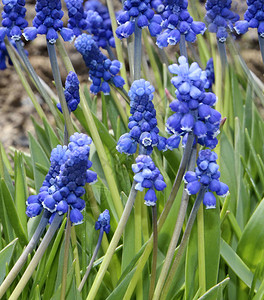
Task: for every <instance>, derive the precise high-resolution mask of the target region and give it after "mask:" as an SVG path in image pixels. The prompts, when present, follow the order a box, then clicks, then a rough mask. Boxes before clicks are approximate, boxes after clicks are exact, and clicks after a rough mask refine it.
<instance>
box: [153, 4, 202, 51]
mask: <svg viewBox="0 0 264 300" xmlns="http://www.w3.org/2000/svg"><path fill="white" fill-rule="evenodd" d="M163 3H164V5H165V10H164V11H163V12H162V14H161V17H162V23H161V24H160V25H161V26H162V33H160V34H159V35H158V36H157V42H156V44H157V45H158V47H159V48H163V47H167V46H168V45H176V44H177V43H178V42H179V41H180V39H181V35H184V37H185V40H186V41H188V42H192V43H193V42H195V41H196V35H197V34H203V33H204V32H205V30H206V27H205V24H204V23H203V22H196V21H193V18H192V17H191V16H190V14H189V12H188V10H187V7H188V1H187V0H166V1H163Z"/></svg>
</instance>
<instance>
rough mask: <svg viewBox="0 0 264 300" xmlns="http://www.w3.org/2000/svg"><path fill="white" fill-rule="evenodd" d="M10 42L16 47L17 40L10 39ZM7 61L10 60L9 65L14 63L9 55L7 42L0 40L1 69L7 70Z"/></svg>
mask: <svg viewBox="0 0 264 300" xmlns="http://www.w3.org/2000/svg"><path fill="white" fill-rule="evenodd" d="M9 42H10V43H11V44H12V45H13V47H15V48H16V43H15V41H13V40H9ZM6 61H8V63H9V65H11V66H12V65H13V63H12V61H11V59H10V57H9V55H8V52H7V49H6V45H5V42H0V70H5V69H6V68H7V67H6Z"/></svg>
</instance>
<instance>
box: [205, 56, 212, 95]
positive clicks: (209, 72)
mask: <svg viewBox="0 0 264 300" xmlns="http://www.w3.org/2000/svg"><path fill="white" fill-rule="evenodd" d="M205 72H206V77H207V82H206V84H205V86H204V87H205V88H206V89H209V90H211V89H212V86H213V84H214V83H215V73H214V61H213V59H212V58H210V59H209V60H208V62H207V64H206V67H205Z"/></svg>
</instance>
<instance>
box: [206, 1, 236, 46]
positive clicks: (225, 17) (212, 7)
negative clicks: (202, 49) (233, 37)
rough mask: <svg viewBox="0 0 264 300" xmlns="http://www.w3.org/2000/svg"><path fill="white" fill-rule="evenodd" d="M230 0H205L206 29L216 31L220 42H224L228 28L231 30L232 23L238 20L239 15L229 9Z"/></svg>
mask: <svg viewBox="0 0 264 300" xmlns="http://www.w3.org/2000/svg"><path fill="white" fill-rule="evenodd" d="M231 3H232V1H231V0H207V1H206V4H205V8H206V10H207V13H206V15H205V21H206V22H207V23H208V30H209V31H210V32H214V33H216V37H217V39H218V40H219V41H220V42H222V43H223V42H225V41H226V38H227V36H228V29H229V30H230V31H233V24H234V23H235V22H236V21H238V20H239V15H238V14H236V13H234V12H232V11H231Z"/></svg>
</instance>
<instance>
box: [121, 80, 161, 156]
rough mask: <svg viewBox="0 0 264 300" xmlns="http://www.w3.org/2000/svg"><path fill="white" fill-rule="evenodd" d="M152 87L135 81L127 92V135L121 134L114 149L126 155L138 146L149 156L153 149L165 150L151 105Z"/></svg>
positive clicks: (133, 151) (142, 81)
mask: <svg viewBox="0 0 264 300" xmlns="http://www.w3.org/2000/svg"><path fill="white" fill-rule="evenodd" d="M154 91H155V89H154V87H153V86H152V85H151V84H150V83H149V82H148V81H146V80H145V79H140V80H135V81H134V82H133V83H132V86H131V88H130V90H129V92H128V96H129V98H130V113H131V116H130V117H129V123H128V128H129V129H130V132H129V133H125V134H123V135H122V136H121V137H120V139H119V141H118V143H117V146H116V149H117V150H118V151H119V152H120V153H122V152H124V153H126V154H128V155H130V154H133V153H135V152H136V151H137V145H138V144H139V145H140V146H141V147H143V148H144V149H145V150H146V153H147V154H150V153H151V152H152V150H153V147H154V146H156V147H157V148H158V149H159V150H166V149H167V142H166V138H164V137H161V136H160V135H159V129H158V127H157V119H156V110H155V108H154V105H153V103H152V100H153V97H154V95H153V93H154Z"/></svg>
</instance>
